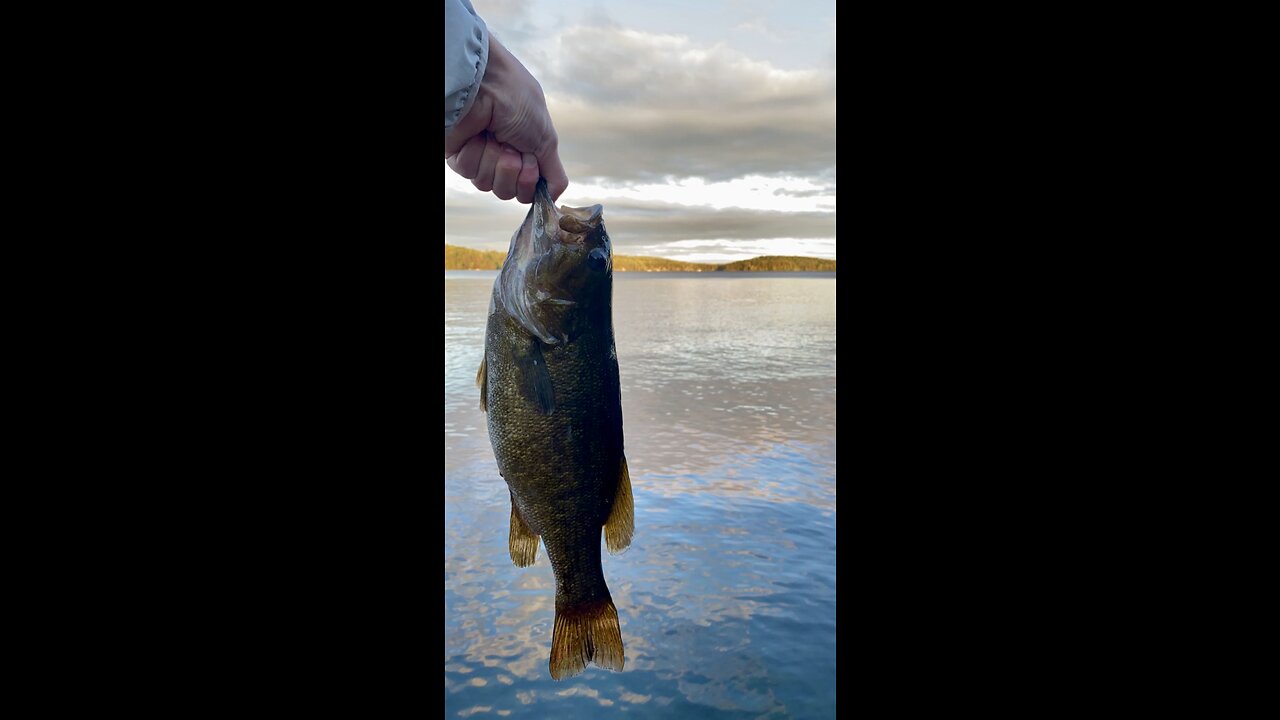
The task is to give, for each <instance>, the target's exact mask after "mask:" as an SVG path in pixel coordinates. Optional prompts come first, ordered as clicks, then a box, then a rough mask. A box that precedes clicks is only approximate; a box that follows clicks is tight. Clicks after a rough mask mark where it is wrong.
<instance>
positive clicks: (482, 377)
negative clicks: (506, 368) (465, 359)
mask: <svg viewBox="0 0 1280 720" xmlns="http://www.w3.org/2000/svg"><path fill="white" fill-rule="evenodd" d="M488 362H489V359H488V358H487V357H485V358H481V359H480V371H479V372H477V373H476V387H478V388H480V412H489V373H488V372H487V371H486V368H487V367H488Z"/></svg>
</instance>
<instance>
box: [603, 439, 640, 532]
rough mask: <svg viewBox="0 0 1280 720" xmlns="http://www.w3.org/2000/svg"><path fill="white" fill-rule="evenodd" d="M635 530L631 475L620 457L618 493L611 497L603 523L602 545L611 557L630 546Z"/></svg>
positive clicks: (624, 460) (625, 460)
mask: <svg viewBox="0 0 1280 720" xmlns="http://www.w3.org/2000/svg"><path fill="white" fill-rule="evenodd" d="M635 529H636V515H635V501H633V500H632V499H631V474H630V473H628V472H627V456H626V455H623V456H622V464H621V467H619V469H618V492H617V493H615V494H614V496H613V508H612V509H610V510H609V519H608V520H605V522H604V543H605V545H606V546H608V548H609V553H610V554H611V555H617V554H618V553H620V552H622V551H623V550H626V549H627V548H628V547H630V546H631V535H632V534H633V533H634V532H635Z"/></svg>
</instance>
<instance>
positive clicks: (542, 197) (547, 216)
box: [531, 178, 604, 253]
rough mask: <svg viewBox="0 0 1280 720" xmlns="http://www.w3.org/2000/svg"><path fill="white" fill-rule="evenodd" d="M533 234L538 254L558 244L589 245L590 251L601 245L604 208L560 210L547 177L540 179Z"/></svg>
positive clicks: (534, 204)
mask: <svg viewBox="0 0 1280 720" xmlns="http://www.w3.org/2000/svg"><path fill="white" fill-rule="evenodd" d="M531 211H532V213H533V232H532V236H533V237H532V240H533V247H534V250H535V252H538V253H543V252H546V251H548V250H550V249H551V248H552V246H553V245H554V244H555V243H557V242H558V243H562V244H565V245H586V246H587V247H588V249H590V248H592V247H596V246H598V245H599V244H600V242H599V241H600V235H601V233H600V232H599V229H600V224H601V219H602V216H603V215H604V208H603V207H602V206H601V205H599V204H596V205H591V206H589V207H581V208H575V207H569V206H568V205H561V206H560V207H558V208H557V207H556V204H555V201H553V200H552V199H551V193H550V192H549V191H548V190H547V180H546V178H538V186H537V188H535V189H534V192H533V208H532V209H531Z"/></svg>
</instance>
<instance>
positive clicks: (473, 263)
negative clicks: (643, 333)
mask: <svg viewBox="0 0 1280 720" xmlns="http://www.w3.org/2000/svg"><path fill="white" fill-rule="evenodd" d="M506 257H507V254H506V253H503V252H496V251H493V250H472V249H471V248H464V247H458V246H457V245H447V244H446V245H445V246H444V269H445V270H500V269H502V261H503V260H504V259H506ZM613 269H614V270H616V271H618V272H835V269H836V261H835V260H823V259H821V258H811V257H798V256H795V255H761V256H760V257H756V258H751V259H750V260H739V261H737V262H731V263H725V264H710V263H691V262H685V261H683V260H669V259H667V258H657V257H646V256H643V255H614V256H613Z"/></svg>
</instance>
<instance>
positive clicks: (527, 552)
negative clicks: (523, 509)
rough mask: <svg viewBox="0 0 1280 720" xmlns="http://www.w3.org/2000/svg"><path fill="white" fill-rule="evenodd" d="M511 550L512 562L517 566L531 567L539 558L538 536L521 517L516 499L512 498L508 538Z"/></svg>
mask: <svg viewBox="0 0 1280 720" xmlns="http://www.w3.org/2000/svg"><path fill="white" fill-rule="evenodd" d="M508 546H509V549H510V551H511V562H513V563H515V564H516V567H529V566H530V565H532V564H533V561H534V560H536V559H538V536H537V535H536V534H535V533H534V532H533V530H531V529H530V528H529V526H528V525H527V524H526V523H525V521H524V518H522V517H520V512H519V511H518V510H516V499H515V498H511V536H510V538H509V540H508Z"/></svg>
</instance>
